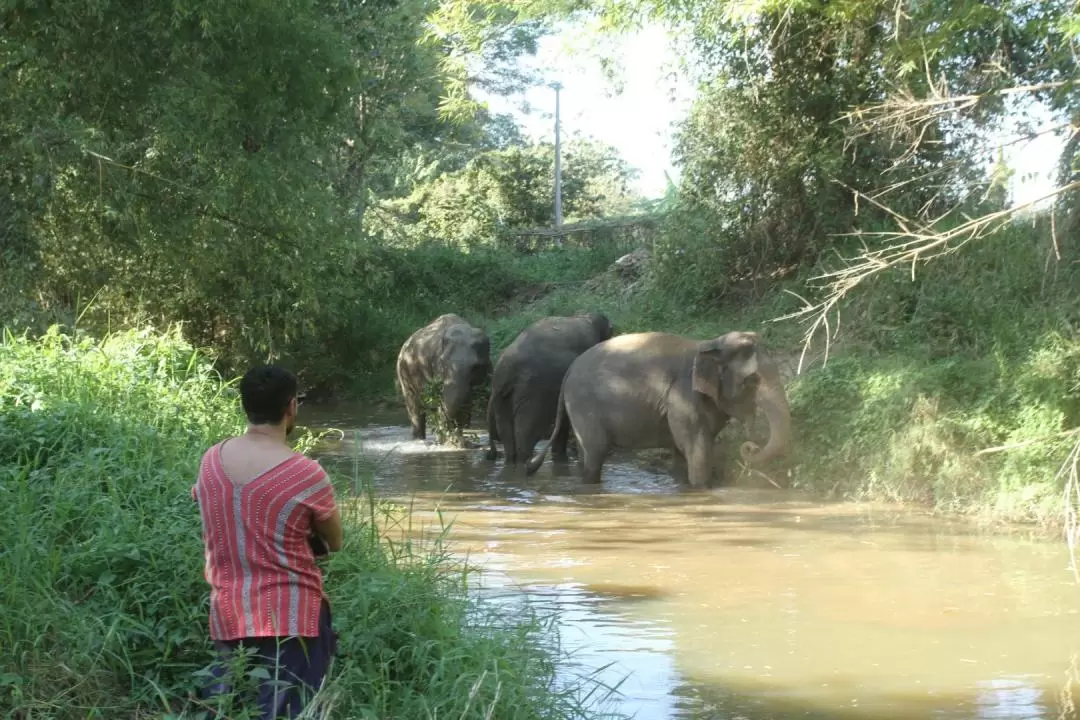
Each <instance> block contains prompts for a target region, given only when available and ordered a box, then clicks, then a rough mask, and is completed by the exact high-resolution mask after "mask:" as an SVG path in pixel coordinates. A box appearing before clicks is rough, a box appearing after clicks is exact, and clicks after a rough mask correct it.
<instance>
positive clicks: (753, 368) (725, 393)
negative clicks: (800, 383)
mask: <svg viewBox="0 0 1080 720" xmlns="http://www.w3.org/2000/svg"><path fill="white" fill-rule="evenodd" d="M758 405H760V406H761V407H762V409H763V410H764V411H765V415H766V417H767V418H768V421H769V441H768V443H767V444H766V445H765V447H764V448H759V447H758V446H757V445H755V444H754V443H752V442H745V443H743V445H742V447H741V448H740V454H741V457H742V459H743V460H744V461H746V462H747V463H749V464H750V465H752V466H760V465H762V464H764V463H766V462H768V461H769V460H772V459H773V458H775V457H777V456H779V455H781V454H783V453H785V452H786V450H787V447H788V445H789V444H790V441H791V411H790V408H789V406H788V400H787V395H786V393H785V391H784V387H783V383H782V382H781V378H780V373H779V369H778V368H777V365H776V363H775V361H774V360H772V358H770V357H769V355H768V354H767V353H766V351H765V348H764V347H763V346H762V344H761V340H760V338H759V336H758V334H757V333H754V332H741V331H733V332H728V333H725V334H723V335H720V336H718V337H715V338H712V339H708V340H696V339H693V338H688V337H683V336H680V335H674V334H671V333H663V332H644V333H634V334H627V335H619V336H616V337H613V338H611V339H610V340H605V341H604V342H602V343H599V344H597V345H594V346H593V347H591V348H589V349H588V350H586V351H585V352H583V353H582V354H581V355H579V356H578V357H577V358H576V359H575V360H574V362H573V363H572V364H571V365H570V368H569V370H567V372H566V377H565V378H564V379H563V383H562V387H561V388H560V390H559V399H558V416H557V419H556V421H555V428H554V430H553V431H552V435H551V437H552V442H554V439H555V438H556V437H557V436H558V435H559V433H561V432H563V426H564V425H565V424H566V423H567V422H568V421H569V423H570V426H571V427H572V429H573V431H574V435H575V437H576V438H577V442H578V447H579V448H580V452H581V455H582V457H581V461H582V464H583V466H584V468H583V482H585V483H599V482H600V476H601V470H602V468H603V465H604V461H605V460H606V459H607V457H608V455H609V454H610V453H611V451H612V450H613V449H615V448H624V449H631V450H643V449H648V448H668V449H670V450H672V451H673V453H674V455H675V464H676V466H677V469H678V470H679V471H680V472H678V473H676V475H682V474H684V473H685V474H686V475H688V476H689V477H688V479H689V482H690V485H692V486H693V487H695V488H702V487H708V486H710V485H711V484H712V482H711V481H712V478H713V477H714V472H715V466H716V435H717V433H719V432H720V430H722V429H723V428H724V426H725V425H727V423H728V421H729V420H730V419H731V418H733V417H734V418H737V419H739V420H741V421H742V422H748V421H750V420H751V419H752V418H753V416H754V412H755V410H756V406H758ZM546 454H547V449H546V448H545V449H543V450H541V451H540V452H538V453H537V454H536V455H535V456H534V457H533V458H532V459H531V460H530V461H529V463H528V465H527V466H526V472H527V474H529V475H532V474H533V473H535V472H536V471H537V470H538V469H539V468H540V466H541V465H542V464H543V462H544V457H545V455H546ZM679 479H680V480H683V479H684V478H682V477H680V478H679Z"/></svg>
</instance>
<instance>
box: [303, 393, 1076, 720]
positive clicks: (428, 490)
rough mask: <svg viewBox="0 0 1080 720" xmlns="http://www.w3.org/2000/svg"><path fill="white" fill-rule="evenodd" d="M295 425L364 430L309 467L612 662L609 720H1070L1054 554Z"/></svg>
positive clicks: (1061, 576)
mask: <svg viewBox="0 0 1080 720" xmlns="http://www.w3.org/2000/svg"><path fill="white" fill-rule="evenodd" d="M304 412H306V413H309V415H308V417H304V418H301V420H302V421H303V422H307V423H309V424H311V425H313V426H322V427H327V426H333V427H339V428H357V429H356V430H346V432H345V437H344V438H343V439H342V440H341V441H340V442H336V443H331V444H329V445H328V446H327V447H324V448H321V449H320V450H319V452H318V455H319V458H320V460H321V461H322V462H323V463H324V464H325V465H327V466H328V467H334V468H335V469H337V470H339V471H341V472H344V473H347V474H352V473H354V472H358V473H359V474H360V475H363V476H367V477H371V478H373V483H374V486H375V489H376V492H377V493H378V494H379V495H380V496H381V497H384V498H387V499H393V500H399V501H403V502H407V503H409V504H411V505H412V507H413V508H414V523H413V524H414V527H415V529H414V531H413V532H414V534H415V536H417V537H420V536H425V535H428V536H430V535H434V534H436V533H437V531H438V520H437V515H436V512H435V511H436V510H438V511H440V512H441V513H442V515H443V516H444V517H445V518H446V519H447V520H449V521H452V522H453V523H454V527H453V529H452V531H451V533H450V540H451V545H452V547H453V548H456V549H460V550H461V552H462V553H464V552H466V551H467V552H468V554H469V557H470V559H471V561H472V562H473V563H474V564H475V565H478V566H479V567H480V568H482V573H481V576H480V579H479V581H478V582H479V583H480V585H479V587H478V592H482V593H484V594H487V595H489V596H491V597H492V598H495V599H497V600H498V601H499V602H505V603H516V602H522V601H528V602H530V604H532V605H533V606H535V607H538V608H539V609H541V610H542V611H553V612H555V613H557V615H558V618H559V625H560V636H561V642H562V645H563V646H564V648H566V649H568V650H570V651H571V652H572V654H573V658H574V662H573V666H574V667H577V668H578V669H579V670H580V671H582V672H589V671H592V670H593V669H596V668H603V667H604V666H607V665H609V664H611V666H610V667H607V668H606V669H604V670H603V671H601V672H599V673H598V677H599V679H601V680H602V681H604V682H606V683H609V684H612V685H616V684H618V685H619V691H620V693H621V696H620V697H619V699H618V702H617V703H616V704H615V706H614V708H613V709H616V710H618V711H619V712H623V713H628V714H633V715H635V716H636V717H637V718H641V719H643V720H648V719H653V718H657V719H659V718H679V719H681V720H712V719H713V718H716V719H720V718H723V719H727V720H735V719H736V718H743V719H744V720H764V719H765V718H795V717H800V718H814V719H816V718H905V719H906V718H1038V719H1040V720H1042V719H1049V718H1055V719H1056V718H1072V717H1077V715H1076V714H1075V713H1073V712H1072V711H1071V709H1070V707H1069V706H1067V705H1066V706H1062V704H1061V702H1060V699H1059V694H1060V693H1061V692H1062V688H1063V687H1064V686H1065V683H1066V681H1067V679H1068V677H1069V674H1068V673H1069V672H1070V667H1071V666H1070V662H1071V659H1072V658H1074V657H1076V656H1077V654H1078V653H1080V603H1078V602H1077V601H1078V600H1080V587H1078V586H1077V585H1076V583H1075V582H1074V581H1073V579H1072V575H1071V572H1070V571H1069V565H1068V557H1067V552H1066V550H1065V548H1064V547H1062V546H1061V544H1060V543H1053V542H1045V541H1037V540H1033V539H1028V538H1024V537H1022V536H1020V535H1019V534H1017V535H1013V536H1008V535H1005V536H1000V535H999V536H988V535H985V534H980V533H979V532H978V531H977V530H976V529H974V528H972V527H971V526H970V525H966V524H964V523H961V522H945V521H942V520H940V519H935V518H931V517H929V516H927V515H925V514H922V513H918V512H913V511H909V510H904V509H897V508H895V507H886V506H870V505H854V504H848V503H822V502H817V501H813V500H811V499H810V498H808V497H805V496H800V495H798V494H797V493H794V492H792V491H778V490H775V489H771V488H770V489H754V488H743V487H729V488H721V489H713V490H705V491H696V490H691V489H688V488H686V487H684V486H680V485H679V484H677V483H676V482H675V481H674V480H672V479H671V478H670V476H669V475H668V474H667V473H666V472H665V470H664V468H663V466H662V465H661V466H657V465H656V464H650V463H644V462H638V461H636V460H635V459H634V458H633V457H629V456H627V457H617V458H613V460H612V461H611V462H610V463H609V464H608V465H606V466H605V470H604V480H603V483H602V484H601V485H600V486H583V485H581V483H580V481H579V479H578V478H579V475H578V468H577V465H576V463H574V462H572V461H571V462H569V463H554V464H553V463H552V462H551V460H550V458H549V459H548V460H547V461H546V462H545V465H544V467H543V468H542V469H541V470H540V471H539V472H538V473H537V474H536V475H534V476H533V477H527V476H526V475H525V472H524V468H506V467H505V466H504V465H503V463H502V459H501V457H500V459H499V460H498V461H496V462H494V463H492V462H489V461H487V460H486V459H485V458H484V450H482V449H468V450H459V449H453V448H444V447H437V446H435V445H433V444H432V443H431V442H430V441H429V442H427V443H424V442H421V441H414V440H411V439H410V438H409V433H408V427H407V421H406V420H405V419H404V414H403V413H401V412H393V411H387V412H383V413H380V414H378V415H365V414H364V413H362V412H359V411H357V410H356V409H355V408H350V407H347V406H346V407H343V408H338V409H333V408H330V409H320V410H318V411H316V412H317V413H318V414H316V412H311V411H310V410H309V409H308V408H305V409H304ZM486 440H487V438H486V437H484V436H481V437H480V438H479V441H480V442H482V443H486ZM425 524H426V528H425ZM1073 677H1074V678H1076V680H1078V681H1080V675H1077V674H1076V673H1075V668H1073ZM620 683H621V684H620ZM1070 697H1071V696H1070Z"/></svg>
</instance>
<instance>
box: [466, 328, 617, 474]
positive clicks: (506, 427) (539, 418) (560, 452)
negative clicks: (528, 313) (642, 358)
mask: <svg viewBox="0 0 1080 720" xmlns="http://www.w3.org/2000/svg"><path fill="white" fill-rule="evenodd" d="M613 334H614V329H613V328H612V326H611V321H610V320H608V318H607V317H606V316H605V315H603V314H601V313H584V314H580V315H572V316H566V317H561V316H555V317H546V318H543V319H542V320H537V321H536V322H535V323H533V324H532V325H530V326H529V327H527V328H525V329H524V330H522V331H521V333H520V334H519V335H518V336H517V337H516V338H514V341H513V342H512V343H510V345H509V346H508V347H507V348H506V350H504V351H503V352H502V354H501V355H500V356H499V359H498V361H497V362H496V363H495V370H494V372H493V374H492V379H491V399H490V400H489V401H488V410H487V419H488V433H489V438H490V439H489V445H490V447H489V449H488V452H487V458H488V460H494V459H495V455H496V453H495V442H496V441H497V440H498V441H500V442H502V444H503V452H504V454H505V456H506V464H507V465H510V464H512V463H516V462H521V461H525V460H528V459H529V458H530V457H531V456H532V453H533V450H534V449H535V447H536V443H538V442H540V441H541V440H543V439H544V438H545V437H547V435H548V434H549V433H550V432H551V429H552V427H554V425H555V414H556V411H557V410H558V405H557V402H558V396H559V386H561V385H562V380H563V376H564V375H565V374H566V370H567V368H569V367H570V363H572V362H573V361H574V359H575V358H576V357H577V356H578V355H580V354H581V353H583V352H585V351H586V350H588V349H589V348H591V347H592V346H593V345H595V344H596V343H598V342H602V341H604V340H607V339H608V338H610V337H611V336H612V335H613ZM569 438H570V427H569V425H564V427H563V429H562V433H561V434H559V435H558V436H556V437H553V438H552V440H551V442H552V446H551V452H552V455H553V456H555V457H558V458H565V457H566V444H567V441H568V440H569Z"/></svg>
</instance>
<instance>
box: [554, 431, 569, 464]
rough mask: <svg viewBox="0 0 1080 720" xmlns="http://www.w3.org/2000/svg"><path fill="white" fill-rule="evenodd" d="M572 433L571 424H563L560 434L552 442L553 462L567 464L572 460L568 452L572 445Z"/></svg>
mask: <svg viewBox="0 0 1080 720" xmlns="http://www.w3.org/2000/svg"><path fill="white" fill-rule="evenodd" d="M570 431H571V426H570V423H569V422H566V423H563V426H562V427H561V428H559V434H558V435H556V436H555V438H554V439H553V440H552V441H551V459H552V460H553V461H554V460H558V461H561V462H566V461H567V460H569V459H570V456H569V454H568V453H567V452H566V447H567V445H569V444H570Z"/></svg>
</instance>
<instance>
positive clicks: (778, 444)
mask: <svg viewBox="0 0 1080 720" xmlns="http://www.w3.org/2000/svg"><path fill="white" fill-rule="evenodd" d="M762 365H763V367H762V372H761V373H760V375H759V377H760V378H761V384H760V386H759V387H758V392H757V404H758V406H759V407H760V408H761V409H762V410H763V411H764V412H765V417H766V418H767V419H768V421H769V441H768V442H767V443H766V444H765V447H763V448H759V447H758V446H757V445H756V444H755V443H752V442H745V443H743V445H742V447H741V448H740V449H739V454H740V455H741V456H742V459H743V461H744V462H746V463H748V464H750V465H754V466H760V465H764V464H765V463H767V462H769V461H770V460H772V459H773V458H775V457H777V456H778V455H781V454H783V453H784V452H786V451H787V448H788V445H789V444H790V443H791V408H790V407H789V406H788V400H787V394H786V393H785V392H784V385H783V383H782V382H781V380H780V373H779V371H778V370H777V368H776V366H775V364H774V363H772V362H768V363H762Z"/></svg>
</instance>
